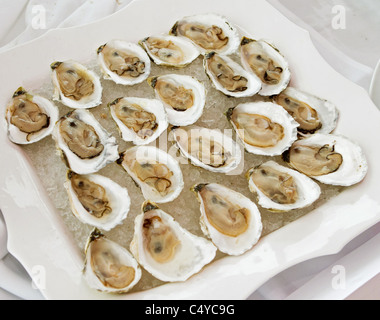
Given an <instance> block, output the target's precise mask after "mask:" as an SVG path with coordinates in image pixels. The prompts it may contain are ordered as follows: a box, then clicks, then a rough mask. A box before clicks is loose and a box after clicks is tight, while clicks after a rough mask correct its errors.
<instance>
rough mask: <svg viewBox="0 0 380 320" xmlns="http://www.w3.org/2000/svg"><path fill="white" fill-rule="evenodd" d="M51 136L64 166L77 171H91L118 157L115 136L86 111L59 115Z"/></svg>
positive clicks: (93, 171)
mask: <svg viewBox="0 0 380 320" xmlns="http://www.w3.org/2000/svg"><path fill="white" fill-rule="evenodd" d="M52 136H53V138H54V140H55V141H56V144H57V147H58V149H59V150H61V152H62V156H63V157H64V160H66V164H67V165H68V167H69V168H70V169H71V170H72V171H74V172H76V173H78V174H89V173H95V172H97V171H99V170H100V169H102V168H103V167H105V166H106V165H107V164H108V163H111V162H114V161H116V160H117V159H119V152H118V146H117V144H116V139H115V138H114V137H112V136H111V135H110V134H109V133H108V132H107V131H106V130H105V129H104V128H103V127H102V126H101V125H100V124H99V122H98V121H97V120H96V119H95V117H94V116H93V115H92V114H91V113H90V112H89V111H88V110H82V109H77V110H75V111H72V112H70V113H68V114H67V115H65V116H63V117H62V118H61V119H60V120H59V121H58V122H57V124H56V126H55V128H54V130H53V135H52Z"/></svg>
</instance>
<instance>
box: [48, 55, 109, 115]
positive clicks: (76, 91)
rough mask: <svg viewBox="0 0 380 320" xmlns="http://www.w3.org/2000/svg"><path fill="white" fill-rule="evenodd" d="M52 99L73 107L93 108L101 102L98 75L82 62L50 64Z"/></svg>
mask: <svg viewBox="0 0 380 320" xmlns="http://www.w3.org/2000/svg"><path fill="white" fill-rule="evenodd" d="M50 67H51V69H52V71H53V73H52V80H53V84H54V87H55V89H54V95H53V99H54V100H57V101H60V102H62V103H63V104H64V105H66V106H68V107H70V108H73V109H89V108H94V107H96V106H98V105H99V104H101V103H102V91H103V89H102V86H101V84H100V80H99V77H98V76H97V75H96V74H95V73H94V72H92V71H90V70H89V69H87V68H86V67H85V66H83V65H82V64H80V63H78V62H75V61H72V60H69V61H65V62H54V63H52V64H51V66H50Z"/></svg>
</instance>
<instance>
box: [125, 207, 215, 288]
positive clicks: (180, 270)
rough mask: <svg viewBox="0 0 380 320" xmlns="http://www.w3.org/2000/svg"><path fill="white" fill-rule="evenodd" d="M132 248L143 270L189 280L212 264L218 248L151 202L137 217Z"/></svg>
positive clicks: (162, 277) (163, 277)
mask: <svg viewBox="0 0 380 320" xmlns="http://www.w3.org/2000/svg"><path fill="white" fill-rule="evenodd" d="M130 249H131V252H132V253H133V255H134V256H135V258H136V260H137V261H138V262H139V263H140V264H141V265H142V266H143V267H144V269H146V270H147V271H148V272H150V273H151V274H152V275H153V276H154V277H156V278H157V279H160V280H162V281H168V282H177V281H186V280H187V279H188V278H189V277H191V276H192V275H194V274H196V273H198V272H199V271H201V269H202V268H203V267H204V266H205V265H206V264H208V263H210V262H211V261H212V260H213V259H214V257H215V254H216V250H217V249H216V248H215V246H214V245H213V244H212V243H211V242H210V241H208V240H206V239H204V238H201V237H198V236H196V235H194V234H192V233H190V232H189V231H187V230H186V229H184V228H182V227H181V226H180V225H179V223H178V222H176V221H175V220H174V219H173V218H172V217H171V216H170V215H169V214H167V213H166V212H164V211H162V210H161V209H160V208H159V207H158V206H157V205H156V204H155V203H152V202H150V201H146V202H145V203H144V204H143V207H142V213H141V214H140V215H138V216H137V217H136V219H135V233H134V237H133V240H132V242H131V245H130Z"/></svg>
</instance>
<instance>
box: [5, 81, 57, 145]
mask: <svg viewBox="0 0 380 320" xmlns="http://www.w3.org/2000/svg"><path fill="white" fill-rule="evenodd" d="M5 118H6V121H7V124H8V138H9V140H11V141H12V142H13V143H17V144H30V143H34V142H37V141H40V140H41V139H43V138H45V137H46V136H48V135H50V134H51V133H52V131H53V129H54V125H55V123H56V122H57V121H58V108H57V107H56V106H55V105H54V104H53V103H52V102H50V101H49V100H47V99H45V98H43V97H41V96H38V95H32V94H30V93H29V92H27V91H26V90H25V89H24V88H19V89H17V91H16V92H15V93H14V94H13V97H12V100H11V101H10V102H9V104H8V106H7V109H6V112H5Z"/></svg>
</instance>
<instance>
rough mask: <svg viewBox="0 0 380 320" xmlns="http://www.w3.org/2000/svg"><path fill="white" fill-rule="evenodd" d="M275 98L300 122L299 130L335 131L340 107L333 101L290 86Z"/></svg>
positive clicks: (309, 132)
mask: <svg viewBox="0 0 380 320" xmlns="http://www.w3.org/2000/svg"><path fill="white" fill-rule="evenodd" d="M273 100H274V101H275V102H276V103H277V104H279V105H281V106H282V107H283V108H284V109H285V110H286V111H288V112H289V114H290V115H291V116H292V117H293V118H294V119H295V120H296V121H297V122H298V123H299V125H300V126H299V127H298V131H299V132H301V133H303V134H313V133H315V132H318V133H327V134H328V133H331V132H332V131H334V129H335V127H336V125H337V122H338V118H339V111H338V109H337V108H336V107H335V106H334V105H333V104H332V103H331V102H329V101H326V100H323V99H320V98H318V97H316V96H314V95H311V94H309V93H305V92H302V91H300V90H298V89H295V88H292V87H288V88H287V89H286V90H285V91H283V92H281V93H280V94H279V95H277V96H275V97H274V98H273Z"/></svg>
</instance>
